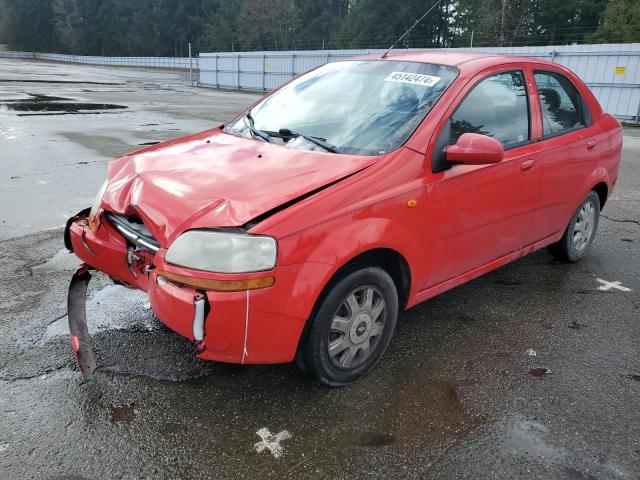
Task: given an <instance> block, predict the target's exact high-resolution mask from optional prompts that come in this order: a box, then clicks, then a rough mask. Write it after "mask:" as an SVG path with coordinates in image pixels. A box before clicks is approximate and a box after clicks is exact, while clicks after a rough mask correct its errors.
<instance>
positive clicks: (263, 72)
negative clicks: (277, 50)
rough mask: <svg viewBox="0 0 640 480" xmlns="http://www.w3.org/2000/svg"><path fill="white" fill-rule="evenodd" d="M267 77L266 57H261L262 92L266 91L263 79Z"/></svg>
mask: <svg viewBox="0 0 640 480" xmlns="http://www.w3.org/2000/svg"><path fill="white" fill-rule="evenodd" d="M266 76H267V56H266V55H262V91H263V92H266V91H267V86H266V85H265V79H266Z"/></svg>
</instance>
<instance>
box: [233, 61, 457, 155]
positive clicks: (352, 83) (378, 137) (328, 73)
mask: <svg viewBox="0 0 640 480" xmlns="http://www.w3.org/2000/svg"><path fill="white" fill-rule="evenodd" d="M457 74H458V70H457V69H455V68H453V67H446V66H443V65H433V64H426V63H416V62H400V61H344V62H335V63H329V64H327V65H324V66H322V67H320V68H318V69H316V70H313V71H311V72H309V73H307V74H305V75H302V76H301V77H299V78H297V79H295V80H293V81H292V82H291V83H290V84H288V85H286V86H285V87H283V88H282V89H281V90H279V91H277V92H275V93H274V94H273V95H271V96H269V97H267V98H266V99H264V100H263V101H262V102H260V103H259V104H257V105H256V106H255V107H253V108H252V109H251V111H250V112H249V114H248V115H246V114H245V115H244V116H241V117H239V118H238V119H237V120H235V121H233V122H231V123H230V124H228V125H227V126H226V127H225V129H226V130H227V131H229V132H233V133H236V134H240V135H244V136H247V137H250V138H257V139H262V140H264V141H271V142H273V143H280V144H284V145H286V146H288V147H291V148H304V149H307V150H319V151H334V152H337V153H347V154H354V155H382V154H384V153H388V152H390V151H393V150H395V149H397V148H398V147H400V146H401V145H402V144H404V143H405V142H406V141H407V139H408V138H409V136H410V135H411V134H412V133H413V132H414V131H415V129H416V128H417V127H418V125H419V124H420V122H422V120H423V119H424V117H425V116H426V115H427V113H428V112H429V110H431V108H432V107H433V105H434V104H435V102H436V101H437V100H438V98H440V96H441V95H442V93H443V92H444V91H445V90H446V89H447V87H448V86H449V85H450V84H451V82H452V81H453V80H454V79H455V78H456V76H457ZM247 117H248V118H247ZM264 134H266V135H264ZM264 136H266V137H267V138H264Z"/></svg>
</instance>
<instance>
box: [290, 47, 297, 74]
mask: <svg viewBox="0 0 640 480" xmlns="http://www.w3.org/2000/svg"><path fill="white" fill-rule="evenodd" d="M295 76H296V54H295V53H292V54H291V78H293V77H295Z"/></svg>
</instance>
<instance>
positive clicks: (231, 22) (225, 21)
mask: <svg viewBox="0 0 640 480" xmlns="http://www.w3.org/2000/svg"><path fill="white" fill-rule="evenodd" d="M241 3H242V2H241V0H208V1H207V2H206V3H204V4H203V6H202V10H203V15H204V22H203V26H202V33H201V35H200V37H199V39H198V47H199V48H200V49H201V50H202V51H214V52H223V51H226V50H232V45H233V43H234V41H235V39H236V37H235V30H236V29H235V26H236V18H237V16H238V12H239V11H240V5H241Z"/></svg>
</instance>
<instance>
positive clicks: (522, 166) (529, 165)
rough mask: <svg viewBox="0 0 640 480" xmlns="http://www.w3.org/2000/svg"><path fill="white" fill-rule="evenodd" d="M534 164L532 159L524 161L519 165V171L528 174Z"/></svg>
mask: <svg viewBox="0 0 640 480" xmlns="http://www.w3.org/2000/svg"><path fill="white" fill-rule="evenodd" d="M535 164H536V161H535V160H533V159H529V160H525V161H524V162H522V163H521V164H520V170H522V171H523V172H528V171H529V170H531V169H532V168H533V166H534V165H535Z"/></svg>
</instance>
